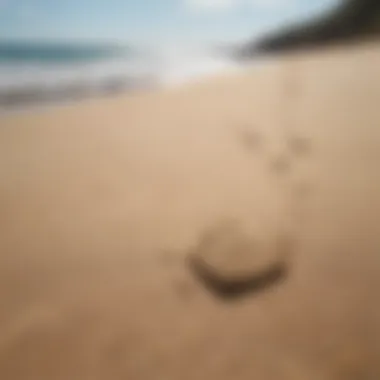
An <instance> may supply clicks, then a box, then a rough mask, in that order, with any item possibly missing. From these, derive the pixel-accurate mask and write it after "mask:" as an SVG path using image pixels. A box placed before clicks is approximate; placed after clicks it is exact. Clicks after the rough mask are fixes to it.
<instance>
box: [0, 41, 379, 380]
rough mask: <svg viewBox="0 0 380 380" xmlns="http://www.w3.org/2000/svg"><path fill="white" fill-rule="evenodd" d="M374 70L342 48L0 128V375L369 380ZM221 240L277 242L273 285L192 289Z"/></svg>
mask: <svg viewBox="0 0 380 380" xmlns="http://www.w3.org/2000/svg"><path fill="white" fill-rule="evenodd" d="M379 67H380V46H379V45H376V44H373V43H370V44H359V45H356V46H352V47H344V48H343V47H342V48H334V49H326V50H323V51H319V52H318V51H315V52H313V53H309V54H297V55H288V56H283V57H281V58H276V59H275V60H272V61H268V62H267V64H266V65H261V66H260V67H252V68H248V69H246V70H245V71H244V72H241V73H235V74H233V75H232V74H231V75H228V76H225V77H220V78H215V79H210V80H208V81H204V82H202V83H197V84H195V83H194V84H188V85H186V86H182V87H178V88H175V89H169V90H164V91H159V90H157V91H153V92H150V93H139V94H134V95H133V94H132V95H126V96H120V97H115V98H107V99H100V100H89V101H88V102H83V103H81V104H78V105H70V106H65V107H57V108H51V109H46V110H41V111H38V112H34V113H24V114H20V115H7V116H2V117H0V378H1V379H4V380H24V379H25V380H37V379H38V380H67V379H71V380H87V379H88V380H103V379H104V380H105V379H131V380H132V379H133V380H140V379H141V380H159V379H165V380H178V379H182V380H186V379H189V380H190V379H197V380H202V379H208V380H211V379H218V380H227V379H234V380H239V379H242V380H243V379H244V380H245V379H247V380H248V379H250V380H251V379H260V380H272V379H273V380H280V379H281V380H288V379H289V380H290V379H292V380H296V379H308V380H314V379H315V380H320V379H321V380H326V379H327V380H329V379H332V380H335V379H336V380H356V379H360V380H372V379H373V380H374V379H379V378H380V362H379V360H378V359H379V357H380V304H379V302H378V301H379V295H378V290H379V289H380V172H379V164H380V107H379V104H380V77H379ZM237 226H238V227H237ZM229 228H234V229H236V228H238V229H240V228H241V229H244V230H245V231H248V232H249V234H250V235H252V237H253V238H255V239H256V240H257V241H258V242H259V243H258V244H257V247H256V248H255V246H253V247H252V248H249V249H252V255H256V254H257V255H262V249H263V248H262V247H263V246H273V244H272V243H273V241H274V240H276V239H278V238H279V237H284V236H285V237H286V240H287V241H288V242H289V241H291V242H292V243H291V245H290V248H289V247H288V249H289V251H290V252H288V257H287V260H288V270H287V273H286V275H284V276H282V278H281V281H277V282H276V283H273V284H271V285H268V286H267V287H265V288H263V289H261V290H260V291H257V292H252V293H247V294H244V296H241V297H240V296H239V295H238V294H237V295H236V297H234V298H228V299H227V298H225V297H223V296H222V295H220V294H219V295H218V294H215V293H213V292H211V291H210V290H209V289H208V288H207V287H205V286H204V284H203V283H202V282H201V281H200V280H199V278H197V276H194V273H193V272H192V270H191V267H190V266H189V265H188V257H189V256H191V255H192V254H194V253H196V254H202V252H199V251H200V250H202V247H204V245H202V244H200V242H201V241H202V239H204V236H205V235H207V234H209V233H213V234H214V236H215V234H216V239H217V238H218V233H219V235H220V239H221V243H220V246H223V242H224V241H225V240H223V238H224V237H225V236H226V235H225V234H228V233H229V232H228V229H229ZM215 231H217V232H215ZM218 231H219V232H218ZM221 231H222V232H221ZM276 241H277V240H276ZM235 243H236V244H238V242H235ZM235 243H233V244H235ZM228 244H230V243H228ZM233 244H230V246H231V251H232V252H233V251H234V246H233ZM255 249H256V250H257V251H256V252H255ZM236 260H239V258H238V257H237V259H236Z"/></svg>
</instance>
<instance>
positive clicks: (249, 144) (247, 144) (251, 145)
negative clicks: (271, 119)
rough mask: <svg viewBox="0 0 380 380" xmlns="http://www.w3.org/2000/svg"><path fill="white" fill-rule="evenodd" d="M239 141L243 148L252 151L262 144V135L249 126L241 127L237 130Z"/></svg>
mask: <svg viewBox="0 0 380 380" xmlns="http://www.w3.org/2000/svg"><path fill="white" fill-rule="evenodd" d="M238 140H239V143H240V144H241V145H242V146H243V147H244V149H246V150H248V151H250V152H253V151H256V150H257V149H259V148H260V147H261V146H262V144H263V137H262V136H261V135H260V133H259V132H257V131H256V130H255V129H253V128H251V127H243V128H241V129H240V130H239V131H238Z"/></svg>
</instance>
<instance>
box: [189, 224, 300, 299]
mask: <svg viewBox="0 0 380 380" xmlns="http://www.w3.org/2000/svg"><path fill="white" fill-rule="evenodd" d="M275 240H276V241H275ZM271 243H272V244H267V242H266V243H263V242H262V241H261V242H260V241H258V240H256V239H255V238H254V237H252V236H249V235H247V234H246V232H243V230H242V229H241V228H240V227H239V226H236V225H228V224H223V225H221V226H217V227H215V228H213V229H211V230H208V231H206V232H205V233H204V234H203V235H202V236H200V238H199V241H198V242H197V244H196V246H195V247H194V249H192V250H191V252H189V253H188V256H187V265H188V268H189V269H190V271H191V272H192V274H193V275H194V276H195V278H196V279H197V280H198V281H199V282H200V283H201V284H202V285H203V286H204V287H205V288H206V289H207V290H208V291H210V292H211V293H212V294H213V295H214V296H216V297H218V298H220V299H223V300H233V299H237V298H240V297H241V296H244V295H247V294H255V293H259V292H262V291H264V290H268V289H270V288H271V287H273V286H274V285H277V284H279V283H281V282H282V281H284V280H285V279H286V278H287V276H288V272H289V267H290V261H291V256H292V254H293V251H294V241H293V239H290V238H281V239H273V241H272V242H271Z"/></svg>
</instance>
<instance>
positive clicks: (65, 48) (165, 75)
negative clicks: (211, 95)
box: [0, 42, 238, 111]
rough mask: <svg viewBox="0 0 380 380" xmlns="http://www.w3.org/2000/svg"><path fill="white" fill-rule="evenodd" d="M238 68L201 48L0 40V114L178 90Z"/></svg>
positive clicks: (231, 62) (224, 57) (234, 64)
mask: <svg viewBox="0 0 380 380" xmlns="http://www.w3.org/2000/svg"><path fill="white" fill-rule="evenodd" d="M237 67H238V64H237V63H236V62H234V61H233V60H232V59H231V58H229V57H227V56H226V55H224V56H223V55H222V54H215V53H211V52H210V51H207V50H205V49H203V50H201V49H198V50H195V49H193V50H190V49H183V48H182V49H181V50H179V49H175V48H174V49H170V50H169V49H168V50H165V49H161V50H159V51H157V50H155V52H154V53H153V50H152V52H150V51H144V52H142V51H138V52H137V50H132V49H130V48H126V47H122V46H112V47H110V46H96V45H75V44H71V45H70V44H54V43H49V44H46V43H45V44H42V43H20V42H18V43H10V42H7V43H2V42H0V111H2V110H8V109H10V108H15V109H19V108H24V107H26V106H30V105H41V104H45V103H51V102H54V103H59V102H64V101H67V100H69V101H71V100H77V99H82V98H87V97H93V96H103V95H105V94H107V95H109V94H115V93H117V92H121V91H123V92H124V91H133V90H138V89H142V88H150V87H155V86H177V85H180V84H184V83H187V82H189V81H195V80H197V79H200V78H203V77H205V76H210V75H214V74H217V73H220V72H226V71H230V70H234V69H236V68H237Z"/></svg>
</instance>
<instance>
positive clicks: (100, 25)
mask: <svg viewBox="0 0 380 380" xmlns="http://www.w3.org/2000/svg"><path fill="white" fill-rule="evenodd" d="M336 2H337V0H0V36H1V37H2V38H12V39H32V40H35V39H37V40H41V39H43V40H57V39H58V40H84V41H87V40H91V41H94V40H95V41H96V40H100V41H109V40H117V41H121V42H124V41H126V42H132V43H143V44H148V45H150V44H153V45H154V44H202V43H209V42H212V43H215V42H230V41H236V40H241V39H247V38H249V37H250V36H255V35H257V34H259V33H262V32H263V31H265V30H267V29H270V28H272V27H277V26H279V25H282V24H284V23H286V22H289V21H294V20H300V19H302V18H305V17H308V16H310V15H312V14H315V13H318V12H320V11H323V10H324V9H326V8H329V7H331V6H332V5H333V3H336Z"/></svg>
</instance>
